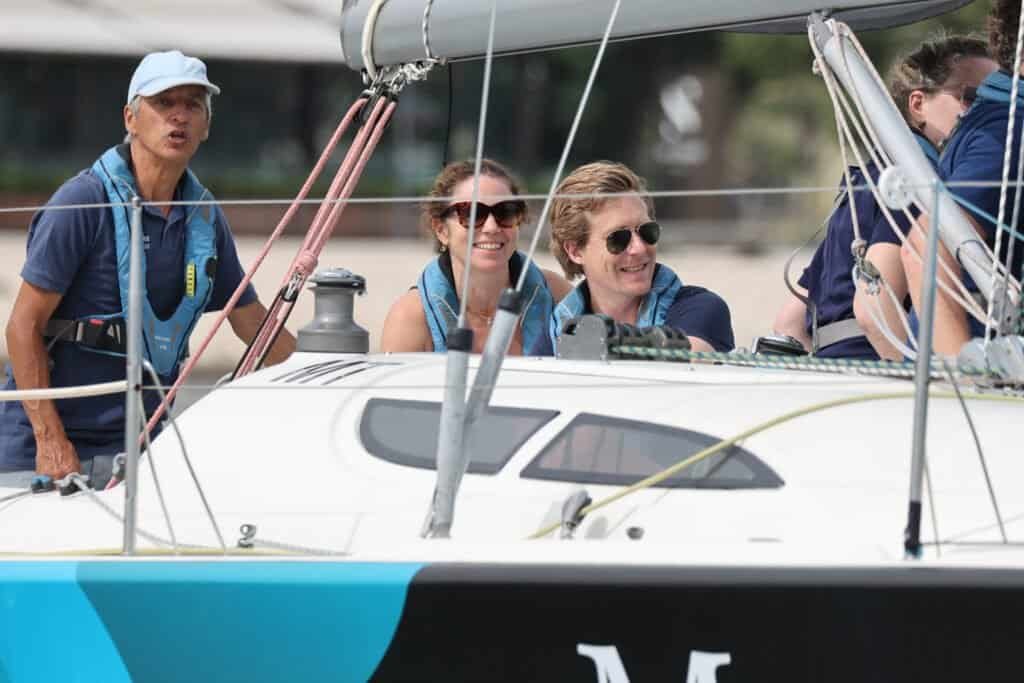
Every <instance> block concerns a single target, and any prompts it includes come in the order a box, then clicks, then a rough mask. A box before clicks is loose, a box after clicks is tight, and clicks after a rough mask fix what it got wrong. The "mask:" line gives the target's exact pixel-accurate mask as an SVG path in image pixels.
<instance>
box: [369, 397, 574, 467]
mask: <svg viewBox="0 0 1024 683" xmlns="http://www.w3.org/2000/svg"><path fill="white" fill-rule="evenodd" d="M556 415H558V411H557V410H533V409H530V408H500V407H499V408H491V409H489V410H488V411H487V413H485V414H484V415H483V416H482V417H481V418H480V419H479V420H477V423H476V425H474V427H473V428H472V430H471V431H470V434H469V440H468V442H467V447H468V449H469V454H470V460H469V471H470V472H474V473H477V474H494V473H495V472H498V471H499V470H500V469H501V468H502V467H504V466H505V463H506V462H508V460H509V458H511V457H512V456H513V455H514V454H515V452H516V451H517V450H519V447H520V446H522V445H523V443H525V442H526V440H527V439H528V438H530V436H531V435H532V434H533V433H534V432H536V431H537V430H538V429H540V428H541V427H542V426H544V425H545V424H547V423H548V422H550V421H551V420H552V418H554V417H555V416H556ZM440 419H441V404H440V403H433V402H430V401H402V400H397V399H381V398H374V399H370V400H369V401H367V403H366V410H364V411H363V419H362V422H361V423H360V425H359V436H360V438H361V439H362V441H363V446H364V447H365V448H366V450H367V451H369V452H370V453H371V454H373V455H375V456H377V457H378V458H382V459H383V460H388V461H390V462H395V463H398V464H400V465H409V466H411V467H422V468H425V469H435V468H436V466H437V433H438V425H439V424H440Z"/></svg>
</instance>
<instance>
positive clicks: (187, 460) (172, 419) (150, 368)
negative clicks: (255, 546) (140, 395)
mask: <svg viewBox="0 0 1024 683" xmlns="http://www.w3.org/2000/svg"><path fill="white" fill-rule="evenodd" d="M142 366H143V367H144V368H145V369H146V370H147V371H148V372H149V376H150V378H151V379H152V380H153V383H154V388H155V389H156V390H157V392H158V393H159V395H160V401H161V405H164V404H166V402H167V401H168V400H169V399H168V397H167V396H166V395H165V394H164V388H163V385H162V384H161V383H160V377H159V376H158V375H157V374H156V369H155V368H153V366H152V365H151V364H150V363H149V362H148V361H145V360H144V361H143V363H142ZM168 419H169V421H170V423H171V428H172V429H173V430H174V435H175V436H176V437H177V439H178V446H179V448H180V449H181V457H182V459H183V460H184V461H185V466H186V467H187V468H188V473H189V476H190V477H192V483H193V484H195V487H196V493H198V494H199V500H200V501H201V502H202V504H203V509H204V510H205V511H206V516H207V518H208V519H209V520H210V526H212V527H213V533H214V534H216V536H217V543H219V544H220V548H221V550H222V551H224V552H227V546H226V545H225V544H224V536H223V535H222V534H221V533H220V526H218V524H217V519H216V518H215V517H214V516H213V510H211V509H210V502H209V501H208V500H207V499H206V493H205V492H204V491H203V485H202V484H201V483H200V482H199V477H198V476H197V475H196V471H195V469H194V468H193V467H192V459H191V458H189V457H188V450H187V449H186V448H185V438H184V436H182V434H181V429H180V428H179V427H178V421H177V420H176V419H175V416H174V411H173V410H172V411H170V412H169V413H168ZM144 433H145V435H146V438H147V440H148V438H149V430H148V429H146V430H145V431H144ZM147 452H149V451H148V449H147ZM149 460H150V463H149V466H150V467H153V462H152V461H153V454H152V453H150V454H149ZM154 476H155V474H154Z"/></svg>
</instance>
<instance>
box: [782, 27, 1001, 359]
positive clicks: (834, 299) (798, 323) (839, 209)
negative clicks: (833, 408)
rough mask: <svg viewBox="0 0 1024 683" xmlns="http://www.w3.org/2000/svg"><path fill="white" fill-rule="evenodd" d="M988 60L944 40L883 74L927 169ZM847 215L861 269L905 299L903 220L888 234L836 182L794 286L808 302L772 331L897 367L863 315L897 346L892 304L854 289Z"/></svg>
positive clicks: (834, 353)
mask: <svg viewBox="0 0 1024 683" xmlns="http://www.w3.org/2000/svg"><path fill="white" fill-rule="evenodd" d="M987 55H988V50H987V46H986V44H985V42H984V41H982V40H979V39H976V38H970V37H964V36H948V37H943V38H940V39H937V40H932V41H927V42H925V43H923V44H922V45H921V46H920V47H918V48H917V49H916V50H914V52H912V53H910V54H909V55H907V56H906V57H904V58H902V59H900V60H899V61H897V63H896V64H895V65H894V66H893V67H892V69H891V71H890V74H889V91H890V94H891V95H892V98H893V101H894V102H895V103H896V106H897V108H898V109H899V110H900V112H901V113H902V114H903V117H904V119H905V120H906V122H907V124H908V125H909V126H910V128H911V130H912V131H913V133H914V135H915V137H916V138H917V141H918V143H919V144H920V146H921V149H922V151H923V152H924V153H925V156H927V157H928V158H929V159H930V160H931V161H932V163H933V164H938V161H939V157H938V151H937V150H938V147H939V145H941V144H942V142H943V140H945V138H946V137H947V136H949V135H950V132H951V131H952V130H953V128H954V126H955V125H956V122H957V117H958V116H959V115H960V114H961V113H962V112H963V111H964V109H965V108H966V106H967V105H968V104H969V100H970V98H971V97H972V93H973V92H974V89H975V88H976V87H977V86H978V84H979V83H980V82H981V80H982V79H983V78H985V76H987V75H988V74H989V73H990V72H992V71H993V70H994V69H995V68H996V64H995V62H993V61H992V60H991V59H989V58H988V56H987ZM867 172H868V173H870V175H871V178H872V179H873V181H874V182H876V183H877V182H878V176H879V172H878V168H877V167H876V166H875V164H874V162H871V161H869V162H868V167H867ZM849 173H850V181H851V184H852V185H853V186H854V187H861V188H864V187H866V186H867V180H866V178H865V175H864V173H865V171H864V170H862V169H861V168H860V167H859V166H851V167H850V168H849ZM854 212H856V215H857V219H858V226H859V231H860V235H861V239H863V240H864V242H865V244H864V248H865V249H866V253H865V257H866V259H867V261H869V262H870V263H871V264H872V265H874V266H875V268H877V269H878V271H879V273H880V274H881V276H882V278H883V279H884V280H885V282H886V283H888V285H889V286H890V287H891V288H892V290H893V293H894V294H895V297H896V299H897V300H898V301H901V302H902V301H903V300H904V299H905V298H906V296H907V287H908V285H907V280H906V276H905V274H904V269H903V265H902V257H901V245H902V242H903V240H902V239H901V235H900V234H897V232H896V231H897V230H899V231H900V233H902V235H906V234H907V230H908V225H909V223H908V221H907V220H906V218H905V216H904V215H903V213H902V212H898V211H893V212H891V215H892V217H893V219H894V221H895V223H896V227H895V229H894V227H893V226H892V225H890V224H889V221H888V220H887V218H886V216H885V215H884V214H883V212H882V210H881V208H880V207H879V205H878V203H877V202H876V201H875V198H874V195H873V194H872V193H871V192H870V191H868V190H866V189H863V190H860V191H854V192H853V196H852V197H851V196H850V195H849V194H848V193H847V192H846V182H845V179H843V180H842V181H841V182H840V194H839V198H838V199H837V202H836V204H835V208H834V209H833V212H832V214H831V217H830V218H829V221H828V227H827V229H826V230H827V232H826V233H825V238H824V240H822V242H821V244H820V245H819V246H818V249H817V250H816V251H815V253H814V256H813V257H812V259H811V263H810V265H808V266H807V268H806V269H805V270H804V272H803V275H802V276H801V277H800V280H799V283H798V284H799V286H800V287H801V288H802V289H803V290H804V291H805V293H806V299H807V301H804V300H802V299H801V298H798V297H796V296H794V297H791V298H790V299H788V300H787V303H786V304H785V305H784V306H783V308H782V310H781V311H780V312H779V314H778V315H777V316H776V319H775V325H774V328H775V330H776V331H778V332H781V333H784V334H788V335H790V336H792V337H795V338H796V339H799V340H800V341H801V342H802V343H803V344H804V346H805V348H806V349H807V350H808V351H811V352H813V353H814V355H815V356H818V357H822V358H860V359H867V360H877V359H879V358H885V359H889V360H902V358H903V354H902V353H901V352H900V351H899V349H897V348H896V346H895V345H893V344H892V342H891V341H890V340H889V339H887V338H886V337H885V335H884V334H883V333H882V332H881V329H880V327H879V325H878V323H877V322H876V321H875V319H874V318H873V316H872V315H871V310H870V308H878V307H877V306H876V303H877V304H880V308H881V315H882V316H884V318H885V321H886V324H887V326H888V328H889V329H890V330H891V331H892V332H893V333H895V334H897V335H898V336H900V337H901V338H902V337H904V336H905V333H904V328H903V326H902V324H901V323H900V322H899V312H898V310H897V308H896V304H895V303H894V302H893V301H892V299H891V298H890V297H889V296H887V295H886V293H885V292H880V293H879V294H878V295H877V296H876V295H872V294H869V293H868V292H867V284H866V283H865V282H863V281H861V282H856V283H855V282H854V277H853V274H852V271H853V267H854V257H853V252H852V244H853V242H854V235H855V233H854V230H853V215H852V214H853V213H854ZM876 314H877V313H876Z"/></svg>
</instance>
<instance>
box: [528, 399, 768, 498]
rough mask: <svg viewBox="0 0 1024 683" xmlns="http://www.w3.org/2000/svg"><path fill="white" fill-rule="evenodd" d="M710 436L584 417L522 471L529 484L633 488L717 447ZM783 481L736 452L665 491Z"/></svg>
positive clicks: (694, 468)
mask: <svg viewBox="0 0 1024 683" xmlns="http://www.w3.org/2000/svg"><path fill="white" fill-rule="evenodd" d="M719 441H720V439H718V438H716V437H713V436H711V435H709V434H702V433H701V432H694V431H690V430H688V429H679V428H676V427H666V426H664V425H657V424H652V423H650V422H641V421H638V420H623V419H619V418H613V417H607V416H604V415H593V414H590V413H580V414H579V415H578V416H577V417H576V418H575V419H574V420H573V421H572V422H570V423H569V424H568V425H566V427H565V429H563V430H562V431H561V432H560V433H559V434H558V436H556V437H555V438H554V439H552V440H551V442H550V443H549V444H548V445H547V447H546V448H545V449H544V450H543V451H541V453H540V454H539V455H538V456H537V457H536V458H535V459H534V460H533V461H532V462H531V463H530V464H529V465H527V466H526V468H525V469H524V470H523V471H522V474H521V476H523V477H526V478H530V479H552V480H555V481H572V482H580V483H586V484H621V485H628V484H632V483H635V482H637V481H640V480H641V479H645V478H646V477H649V476H651V475H652V474H656V473H658V472H660V471H662V470H664V469H665V468H667V467H670V466H672V465H674V464H676V463H678V462H680V461H682V460H685V459H686V458H688V457H690V456H691V455H694V454H696V453H699V452H700V451H702V450H704V449H706V448H708V447H709V446H713V445H715V444H716V443H718V442H719ZM782 484H783V481H782V479H781V478H780V477H779V475H777V474H776V473H775V472H774V471H773V470H772V469H771V468H770V467H768V466H767V465H765V464H764V463H763V462H761V461H760V460H759V459H758V458H757V457H755V456H754V455H753V454H752V453H750V452H749V451H747V450H744V449H743V448H740V447H738V446H732V447H730V448H727V449H725V450H723V451H720V452H718V453H715V454H714V455H711V456H709V457H707V458H703V459H702V460H700V461H698V462H696V463H693V464H691V465H689V466H688V467H686V468H684V469H683V470H682V471H681V472H678V473H677V474H675V475H674V476H672V477H670V478H668V479H666V480H665V481H663V482H661V483H660V484H658V486H659V487H662V488H709V489H740V488H778V487H780V486H782Z"/></svg>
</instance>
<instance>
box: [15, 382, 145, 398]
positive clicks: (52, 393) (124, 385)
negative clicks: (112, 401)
mask: <svg viewBox="0 0 1024 683" xmlns="http://www.w3.org/2000/svg"><path fill="white" fill-rule="evenodd" d="M127 389H128V381H127V380H123V379H122V380H118V381H116V382H103V383H102V384H82V385H81V386H77V387H60V388H57V389H12V390H10V391H0V403H3V402H4V401H44V400H54V399H61V398H84V397H86V396H102V395H104V394H117V393H123V392H124V391H126V390H127Z"/></svg>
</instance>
